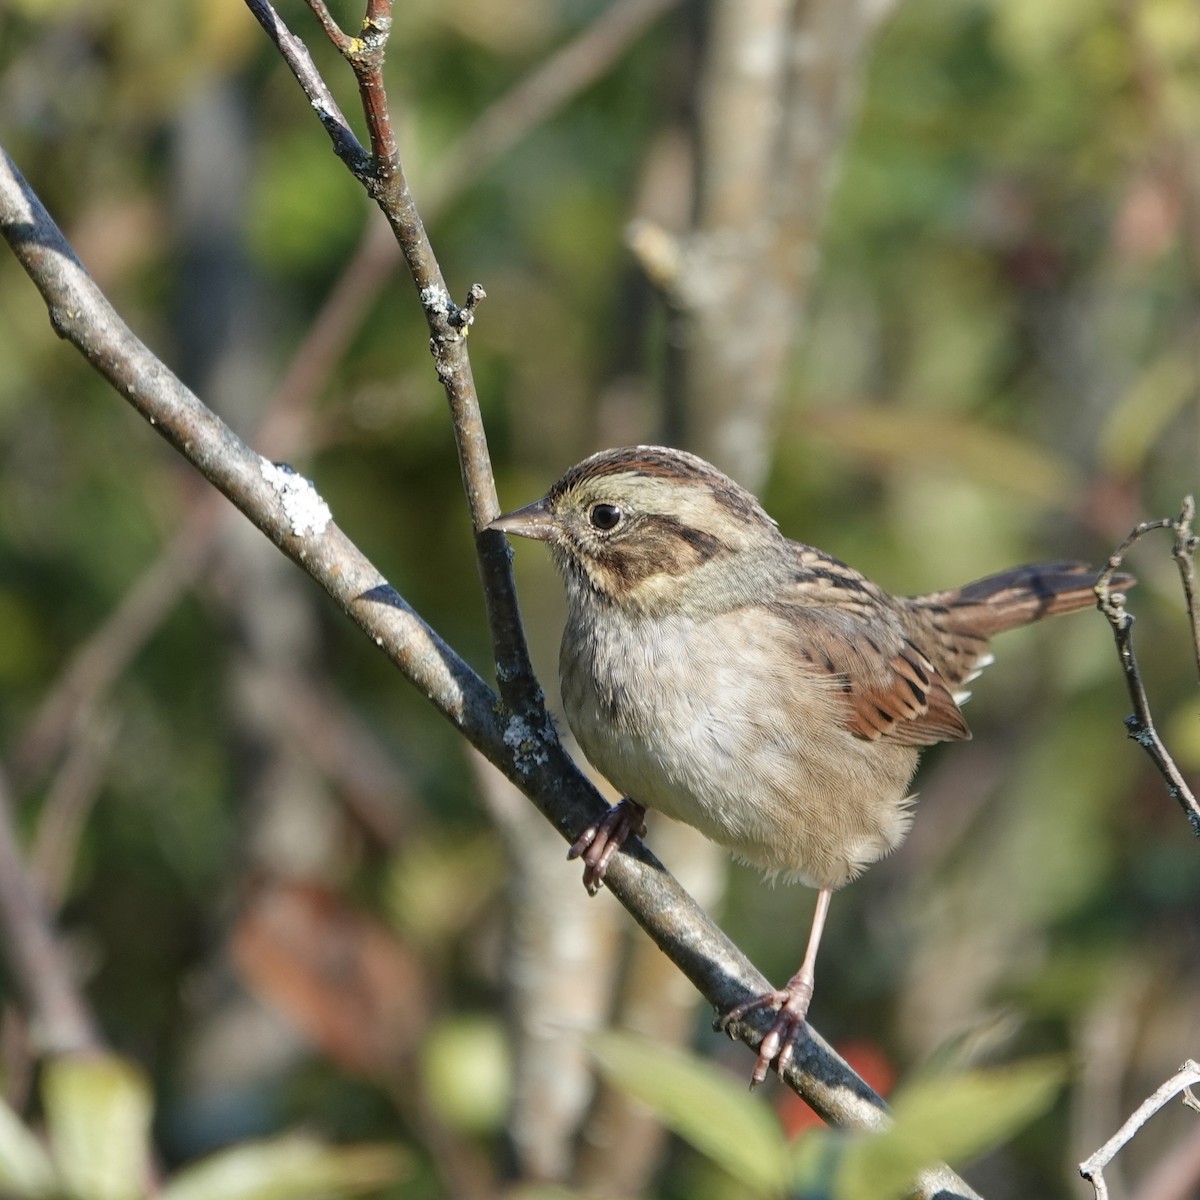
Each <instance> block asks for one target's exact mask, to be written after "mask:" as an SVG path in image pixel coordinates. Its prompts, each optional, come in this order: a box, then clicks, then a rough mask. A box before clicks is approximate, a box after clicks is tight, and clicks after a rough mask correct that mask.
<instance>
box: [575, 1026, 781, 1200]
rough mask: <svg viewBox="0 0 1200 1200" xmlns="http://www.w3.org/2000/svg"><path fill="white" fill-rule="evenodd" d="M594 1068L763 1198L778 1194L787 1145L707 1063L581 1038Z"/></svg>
mask: <svg viewBox="0 0 1200 1200" xmlns="http://www.w3.org/2000/svg"><path fill="white" fill-rule="evenodd" d="M588 1044H589V1046H590V1048H591V1051H592V1053H593V1054H594V1055H595V1058H596V1061H597V1062H598V1063H599V1064H600V1069H601V1070H602V1071H603V1072H604V1074H605V1075H607V1076H608V1078H609V1079H611V1080H612V1081H613V1082H614V1083H615V1084H616V1085H617V1086H618V1087H620V1088H621V1089H622V1090H623V1091H625V1092H628V1093H629V1095H631V1096H633V1097H634V1098H635V1099H637V1100H640V1101H641V1102H642V1103H643V1104H645V1105H646V1106H647V1107H648V1108H649V1109H651V1111H652V1112H653V1113H654V1114H655V1115H656V1116H657V1117H658V1118H659V1120H661V1121H662V1122H663V1124H664V1125H666V1126H668V1127H669V1128H670V1129H672V1130H674V1131H675V1132H676V1133H677V1134H679V1136H680V1137H681V1138H683V1139H684V1140H685V1141H687V1142H689V1143H690V1144H691V1145H693V1146H694V1147H695V1148H696V1149H697V1150H699V1151H700V1152H701V1153H702V1154H705V1155H707V1156H708V1157H709V1158H711V1159H712V1160H713V1161H714V1162H716V1163H718V1164H719V1165H720V1166H721V1167H723V1168H724V1169H725V1170H726V1171H728V1172H729V1174H730V1175H733V1176H734V1177H735V1178H737V1179H739V1180H740V1181H742V1182H743V1183H745V1184H747V1185H748V1186H750V1187H752V1188H753V1189H754V1190H755V1191H756V1192H757V1193H759V1194H760V1195H764V1196H776V1195H781V1194H782V1193H783V1189H784V1184H785V1182H786V1179H787V1162H788V1160H787V1147H786V1143H785V1141H784V1137H783V1131H782V1130H781V1129H780V1127H779V1123H778V1121H777V1120H776V1119H775V1116H774V1114H773V1113H772V1112H771V1110H770V1109H769V1108H767V1107H766V1105H764V1104H763V1103H762V1101H761V1100H756V1099H754V1098H753V1097H752V1096H751V1095H750V1094H749V1092H748V1091H747V1090H746V1087H745V1084H744V1083H742V1082H741V1081H737V1082H735V1081H734V1080H732V1079H730V1078H729V1077H728V1076H727V1075H725V1074H723V1073H722V1072H721V1071H719V1070H717V1069H716V1068H715V1067H713V1066H711V1065H710V1064H709V1063H706V1062H703V1061H701V1060H699V1059H696V1058H694V1057H692V1056H691V1055H688V1054H685V1053H683V1052H681V1051H678V1050H674V1049H667V1048H665V1047H663V1046H659V1045H657V1044H656V1043H654V1042H651V1041H648V1040H646V1039H643V1038H636V1037H632V1036H630V1035H628V1034H621V1033H605V1034H599V1035H597V1036H596V1037H594V1038H591V1039H589V1043H588Z"/></svg>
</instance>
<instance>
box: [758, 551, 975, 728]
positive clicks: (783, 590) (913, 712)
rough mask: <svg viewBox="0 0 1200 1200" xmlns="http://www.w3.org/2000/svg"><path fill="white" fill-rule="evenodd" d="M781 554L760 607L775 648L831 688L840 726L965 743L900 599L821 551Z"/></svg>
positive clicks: (950, 699)
mask: <svg viewBox="0 0 1200 1200" xmlns="http://www.w3.org/2000/svg"><path fill="white" fill-rule="evenodd" d="M789 550H790V557H789V566H790V574H789V576H788V578H786V579H785V580H783V581H781V582H780V584H779V585H778V586H777V587H776V589H775V590H774V592H773V594H772V597H771V599H770V601H769V604H768V607H769V608H770V610H771V611H772V613H773V614H774V615H775V617H776V618H777V620H778V622H779V628H780V631H781V637H782V638H783V642H784V645H782V646H781V651H782V652H783V653H785V654H788V655H790V656H793V657H795V658H797V659H799V660H800V662H802V663H803V664H804V666H805V668H806V669H807V670H809V671H811V672H815V673H816V674H817V675H819V676H823V677H826V678H828V679H829V681H830V682H831V683H833V684H835V685H836V686H837V688H838V689H839V690H840V692H841V693H842V696H843V699H844V709H845V716H844V718H843V724H844V726H845V727H846V728H847V729H848V730H849V731H850V732H851V733H853V734H854V735H855V736H857V737H861V738H865V739H868V740H871V741H874V740H877V739H880V738H886V739H889V740H892V741H896V742H900V743H903V744H905V745H912V746H923V745H932V744H933V743H935V742H943V741H952V740H960V739H965V738H969V737H970V736H971V735H970V731H969V730H968V728H967V724H966V721H965V720H964V719H963V716H962V713H961V711H960V710H959V707H958V704H957V702H956V701H955V699H954V696H953V694H952V692H951V690H950V688H949V686H948V685H947V683H946V681H945V680H944V679H943V678H942V676H941V674H940V673H939V672H938V670H937V667H936V666H935V665H934V662H933V660H932V658H931V656H930V654H929V653H928V652H927V651H926V650H925V649H924V648H923V647H922V646H921V645H920V644H919V642H920V640H921V639H920V636H919V635H914V632H913V631H912V630H910V629H909V627H908V626H909V624H910V623H909V622H907V621H906V620H905V616H906V613H905V610H904V606H903V602H902V601H899V600H897V599H896V598H895V597H893V596H892V595H891V594H890V593H888V592H886V591H885V590H884V589H883V588H881V587H879V586H878V585H877V584H875V583H873V582H872V581H871V580H870V579H868V578H867V577H866V576H865V575H863V574H862V573H861V572H859V571H856V570H855V569H854V568H853V567H850V566H848V565H847V564H846V563H844V562H842V561H841V560H840V559H837V558H834V557H833V556H832V555H830V554H827V553H825V552H824V551H823V550H818V549H817V548H816V547H813V546H806V545H803V544H802V543H799V542H793V543H790V546H789Z"/></svg>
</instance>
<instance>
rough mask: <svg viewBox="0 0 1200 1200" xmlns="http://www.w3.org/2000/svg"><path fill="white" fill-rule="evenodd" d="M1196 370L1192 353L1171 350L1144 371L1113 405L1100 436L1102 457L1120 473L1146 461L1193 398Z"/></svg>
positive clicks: (1136, 467) (1127, 471) (1126, 473)
mask: <svg viewBox="0 0 1200 1200" xmlns="http://www.w3.org/2000/svg"><path fill="white" fill-rule="evenodd" d="M1195 388H1196V370H1195V364H1194V363H1193V361H1192V358H1191V355H1190V354H1189V353H1183V352H1177V351H1172V352H1170V353H1167V354H1164V355H1163V356H1162V357H1161V358H1160V359H1159V360H1158V361H1157V362H1156V363H1154V364H1153V365H1152V366H1150V367H1148V368H1147V369H1146V370H1145V371H1143V372H1142V373H1141V374H1140V375H1139V376H1138V377H1137V378H1136V379H1135V380H1134V381H1133V384H1132V386H1131V387H1130V388H1129V390H1128V391H1127V392H1126V393H1125V395H1124V396H1123V397H1122V399H1121V401H1120V402H1119V403H1118V404H1117V405H1116V406H1115V407H1114V408H1113V410H1112V412H1111V413H1110V414H1109V417H1108V420H1107V421H1106V422H1105V425H1104V431H1103V433H1102V434H1101V436H1100V460H1101V462H1102V463H1104V464H1105V466H1107V467H1108V469H1109V470H1110V471H1113V472H1115V473H1116V474H1118V475H1132V474H1134V473H1135V472H1137V471H1138V470H1139V469H1140V468H1141V467H1142V465H1143V463H1145V461H1146V456H1147V454H1149V452H1150V449H1151V447H1152V446H1154V445H1155V444H1156V443H1157V442H1158V440H1159V439H1160V438H1161V437H1162V434H1163V430H1164V429H1165V428H1166V426H1167V423H1168V422H1170V421H1171V420H1173V419H1174V418H1175V417H1176V416H1177V415H1178V414H1179V413H1180V412H1181V411H1182V410H1183V408H1184V406H1185V405H1186V404H1187V403H1188V402H1189V401H1190V400H1191V398H1192V396H1193V395H1194V393H1195Z"/></svg>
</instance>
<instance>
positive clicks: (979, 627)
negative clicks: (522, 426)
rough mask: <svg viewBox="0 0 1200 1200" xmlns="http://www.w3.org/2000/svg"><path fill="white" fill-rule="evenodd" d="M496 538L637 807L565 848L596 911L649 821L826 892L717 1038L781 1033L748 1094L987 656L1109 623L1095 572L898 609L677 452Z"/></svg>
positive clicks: (940, 595)
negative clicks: (1050, 634)
mask: <svg viewBox="0 0 1200 1200" xmlns="http://www.w3.org/2000/svg"><path fill="white" fill-rule="evenodd" d="M488 528H490V529H494V530H500V531H501V532H503V533H506V534H515V535H517V536H519V537H524V538H533V539H535V540H537V541H542V542H545V543H546V545H547V547H548V548H549V550H550V554H551V556H552V558H553V560H554V562H555V564H556V566H557V567H558V570H559V572H560V574H561V575H562V579H563V583H564V585H565V588H566V598H567V618H566V625H565V627H564V630H563V637H562V645H561V649H560V655H559V680H560V685H561V693H562V703H563V708H564V710H565V713H566V718H567V723H568V724H569V725H570V728H571V731H572V733H573V734H574V735H575V738H576V739H577V741H578V743H579V745H580V747H581V748H582V750H583V752H584V754H586V755H587V758H588V760H589V761H590V762H591V763H592V765H593V766H594V767H595V768H596V769H597V770H598V771H599V772H600V773H601V774H603V775H604V776H605V777H606V778H607V779H608V780H609V781H610V782H611V783H612V784H613V786H614V787H615V788H617V789H618V790H619V791H620V792H621V793H622V794H623V795H624V797H625V799H623V800H622V801H621V802H620V803H619V804H617V805H615V806H614V807H613V808H612V809H610V810H609V812H608V814H607V815H606V816H605V817H604V818H603V819H602V820H601V821H599V822H598V823H597V824H596V825H594V826H592V827H591V828H589V829H587V830H585V832H584V833H583V835H582V836H581V837H580V838H579V840H578V841H576V842H575V844H574V845H573V846H572V847H571V850H570V857H573V858H574V857H581V858H582V859H583V862H584V883H585V885H586V886H587V888H588V890H589V891H590V892H593V893H594V892H595V891H596V890H598V889H599V887H600V886H601V884H602V881H603V878H604V872H605V869H606V868H607V866H608V863H609V862H610V861H611V858H612V855H613V854H614V853H615V852H616V851H617V849H618V848H619V847H620V845H621V844H622V842H623V841H624V840H625V839H626V838H627V837H628V836H629V835H630V834H631V833H638V834H641V833H644V832H645V827H644V818H645V814H646V810H647V809H652V810H654V811H655V812H660V813H664V814H665V815H667V816H668V817H673V818H675V819H676V820H679V821H684V822H686V823H687V824H689V825H692V826H694V827H695V828H696V829H698V830H700V832H701V833H703V834H705V835H706V836H707V837H709V838H711V839H712V840H713V841H715V842H718V843H720V844H721V845H723V846H726V847H728V848H729V849H730V850H732V851H733V853H734V855H735V856H736V857H737V858H738V859H740V860H742V861H744V862H747V863H750V864H753V865H754V866H757V867H759V868H761V869H762V870H763V871H765V872H767V873H769V874H771V875H777V876H782V877H784V878H786V879H788V880H792V881H798V882H800V883H804V884H807V885H808V886H810V887H813V888H816V889H817V904H816V911H815V915H814V917H813V922H812V927H811V932H810V934H809V939H808V947H807V950H806V951H805V954H804V959H803V961H802V963H801V965H800V968H799V970H798V971H797V972H796V973H795V974H794V975H793V976H792V978H791V979H790V980H789V981H788V983H787V984H786V985H785V986H784V987H783V988H779V989H776V990H773V991H770V992H768V993H766V994H764V995H762V996H758V997H756V998H754V999H752V1000H749V1001H747V1002H746V1003H744V1004H741V1005H738V1006H737V1007H735V1008H734V1009H732V1010H731V1011H730V1012H728V1013H726V1014H724V1015H723V1016H722V1017H721V1018H720V1020H719V1021H718V1025H719V1027H722V1028H728V1027H729V1025H730V1024H731V1023H732V1022H733V1021H736V1020H739V1019H740V1018H742V1017H744V1016H745V1015H746V1014H747V1013H749V1012H751V1011H754V1010H756V1009H760V1008H767V1009H771V1010H773V1011H774V1012H775V1014H776V1015H775V1019H774V1023H773V1024H772V1026H771V1028H770V1030H769V1031H768V1033H767V1035H766V1037H765V1038H764V1039H763V1041H762V1043H761V1045H760V1047H759V1053H758V1060H757V1062H756V1063H755V1067H754V1072H753V1076H752V1082H751V1086H755V1085H757V1084H759V1083H761V1082H762V1081H763V1080H764V1079H765V1078H766V1074H767V1071H768V1070H769V1068H770V1065H771V1063H772V1062H774V1063H775V1064H776V1067H777V1069H778V1070H780V1071H782V1070H784V1069H785V1068H786V1067H787V1065H788V1063H789V1062H790V1061H791V1059H792V1057H793V1056H794V1053H795V1047H796V1044H797V1042H798V1040H799V1038H800V1036H801V1034H802V1032H803V1029H804V1024H805V1020H806V1017H807V1013H808V1007H809V1003H810V1001H811V999H812V994H813V983H814V977H815V965H816V958H817V950H818V947H819V945H820V941H821V933H822V930H823V929H824V926H825V919H826V916H827V914H828V911H829V902H830V898H831V897H832V895H833V892H834V891H835V890H836V889H838V888H840V887H843V886H844V885H845V884H847V883H849V882H850V881H851V880H852V879H854V878H856V877H857V876H858V875H859V874H860V873H861V872H862V871H863V870H864V868H866V867H867V866H869V865H870V864H871V863H873V862H875V861H876V860H877V859H879V858H881V857H883V856H884V855H885V854H888V853H889V852H890V851H892V850H894V849H895V848H896V847H897V846H898V845H899V844H900V842H901V841H902V840H903V838H904V836H905V833H906V831H907V830H908V827H909V824H910V822H911V820H912V799H911V797H910V795H909V784H910V782H911V780H912V776H913V773H914V772H915V770H916V767H917V760H918V757H919V755H920V752H921V750H922V748H923V747H925V746H930V745H933V744H934V743H936V742H945V741H963V740H966V739H968V738H969V737H970V736H971V734H970V731H969V730H968V728H967V723H966V721H965V720H964V719H963V714H962V710H961V708H960V705H961V704H962V703H963V701H964V700H965V699H966V698H967V695H968V693H966V692H965V691H964V690H963V689H964V687H965V685H966V684H968V683H970V682H971V681H972V680H973V679H974V678H975V677H976V676H977V675H978V674H979V672H980V671H981V670H982V669H983V668H984V667H985V666H987V665H988V664H989V663H991V662H992V655H991V652H990V650H989V648H988V643H989V640H990V639H991V638H992V637H993V636H994V635H995V634H997V633H1002V632H1004V631H1005V630H1006V629H1013V628H1015V627H1017V626H1019V625H1026V624H1028V623H1029V622H1031V621H1037V620H1040V619H1041V618H1043V617H1049V616H1055V615H1057V614H1059V613H1066V612H1072V611H1074V610H1075V609H1080V608H1085V607H1087V606H1088V605H1091V604H1094V603H1095V599H1096V598H1095V593H1094V591H1093V575H1092V572H1091V571H1090V570H1089V568H1088V567H1087V566H1086V565H1084V564H1082V563H1078V562H1057V563H1041V564H1033V565H1029V566H1023V567H1015V568H1013V569H1012V570H1009V571H1003V572H1001V573H1000V574H997V575H989V576H988V577H987V578H985V579H980V580H977V581H976V582H974V583H968V584H966V585H965V586H963V587H958V588H950V589H948V590H946V591H940V592H932V593H930V594H928V595H924V596H894V595H892V594H891V593H889V592H886V591H884V590H883V588H881V587H879V586H878V585H876V584H874V583H872V582H871V581H870V580H869V579H867V578H866V577H865V576H864V575H862V574H860V573H859V572H858V571H856V570H854V569H853V568H852V567H849V566H847V565H846V564H845V563H843V562H840V561H839V560H838V559H836V558H834V557H833V556H832V555H829V554H826V553H825V552H824V551H822V550H818V549H816V548H815V547H813V546H807V545H804V544H803V543H801V542H794V541H791V540H789V539H788V538H786V537H785V536H784V535H783V534H782V533H781V532H780V530H779V527H778V526H777V525H776V523H775V521H774V520H772V519H771V517H769V516H768V515H767V513H766V512H765V511H764V510H763V508H762V506H761V505H760V504H759V502H758V501H757V500H756V499H755V497H754V496H752V495H751V494H750V492H748V491H747V490H746V489H745V488H743V487H741V486H739V485H738V484H737V483H735V482H734V481H733V480H732V479H730V478H729V477H728V476H726V475H724V474H722V473H721V472H720V471H719V470H717V468H716V467H714V466H712V465H711V464H710V463H708V462H705V461H704V460H703V459H701V458H698V457H696V456H695V455H693V454H688V453H685V452H684V451H681V450H673V449H668V448H666V447H662V446H629V447H623V448H619V449H613V450H605V451H602V452H601V453H599V454H595V455H593V456H592V457H590V458H587V459H585V460H584V461H583V462H581V463H578V464H577V465H576V466H573V467H572V468H571V469H570V470H569V471H567V472H566V474H565V475H563V476H562V478H561V479H559V480H558V482H557V483H555V484H554V486H553V487H552V488H551V489H550V491H549V492H548V493H547V494H546V495H545V496H544V497H543V498H542V499H541V500H538V501H536V502H535V503H533V504H530V505H528V506H526V507H525V508H520V509H517V510H516V511H514V512H510V513H507V514H505V515H503V516H501V517H498V518H497V519H496V520H495V521H493V522H492V523H491V524H490V525H489V527H488ZM1132 582H1133V581H1132V580H1131V579H1130V578H1129V577H1128V576H1123V577H1121V578H1120V579H1119V580H1117V583H1118V586H1125V585H1128V584H1129V583H1132Z"/></svg>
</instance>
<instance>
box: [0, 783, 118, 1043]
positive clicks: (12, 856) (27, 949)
mask: <svg viewBox="0 0 1200 1200" xmlns="http://www.w3.org/2000/svg"><path fill="white" fill-rule="evenodd" d="M0 930H2V931H3V935H4V936H3V937H2V938H0V946H2V947H3V953H4V957H5V958H6V959H7V961H8V965H9V969H10V970H11V972H12V976H13V979H14V980H15V981H16V984H17V987H18V989H19V991H20V993H21V995H22V997H23V998H24V1001H25V1004H26V1006H27V1011H28V1013H29V1017H30V1025H31V1032H32V1033H33V1037H34V1041H35V1042H36V1043H37V1044H38V1045H39V1046H40V1047H41V1049H43V1050H45V1051H47V1052H49V1053H54V1054H69V1053H76V1052H79V1051H88V1050H99V1049H100V1048H101V1041H100V1035H99V1033H98V1032H97V1031H96V1026H95V1023H94V1022H93V1020H92V1015H91V1013H90V1012H89V1011H88V1007H87V1005H86V1004H85V1003H84V1000H83V997H82V995H81V994H80V992H79V989H78V988H77V987H76V986H75V981H74V979H72V977H71V969H70V966H69V965H68V963H67V958H66V955H65V954H64V953H63V950H62V947H61V945H60V944H59V942H58V939H57V938H56V936H55V934H54V928H53V923H52V922H51V919H50V914H49V911H48V910H47V907H46V904H45V902H44V901H43V899H42V896H41V894H40V893H39V891H38V889H37V885H36V884H35V883H34V881H33V877H32V876H31V875H30V873H29V868H28V867H26V865H25V862H24V859H23V858H22V856H21V848H20V846H19V845H18V842H17V830H16V824H15V822H14V819H13V811H12V805H11V803H10V801H9V793H8V784H7V781H6V780H5V779H4V778H3V776H0Z"/></svg>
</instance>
